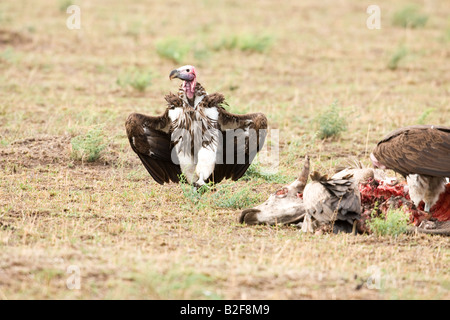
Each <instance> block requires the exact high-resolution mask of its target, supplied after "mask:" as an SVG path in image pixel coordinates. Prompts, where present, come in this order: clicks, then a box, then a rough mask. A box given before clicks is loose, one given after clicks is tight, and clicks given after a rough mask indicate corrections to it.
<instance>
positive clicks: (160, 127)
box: [125, 65, 267, 187]
mask: <svg viewBox="0 0 450 320" xmlns="http://www.w3.org/2000/svg"><path fill="white" fill-rule="evenodd" d="M169 78H170V79H174V78H178V79H180V80H182V84H181V86H180V88H179V90H178V95H174V94H168V95H167V96H166V97H165V99H166V101H167V104H168V106H167V109H166V110H165V112H164V114H162V115H161V116H156V117H152V116H146V115H143V114H138V113H133V114H131V115H130V116H129V117H128V119H127V121H126V124H125V126H126V131H127V135H128V139H129V141H130V145H131V148H132V149H133V151H134V152H136V153H137V155H138V156H139V158H140V159H141V161H142V163H143V164H144V166H145V168H146V169H147V171H148V172H149V173H150V175H151V176H152V177H153V179H154V180H155V181H156V182H158V183H160V184H164V183H168V182H170V181H173V182H179V179H180V178H179V175H180V174H181V173H183V174H184V176H185V177H186V180H187V182H188V183H190V184H193V185H194V186H196V187H198V186H201V185H204V184H205V183H206V182H208V181H214V182H220V181H221V180H222V179H226V178H231V179H233V180H237V179H239V178H240V177H242V175H243V174H244V173H245V171H246V170H247V168H248V167H249V165H250V164H251V162H252V161H253V159H254V157H255V156H256V153H257V152H259V151H260V150H261V148H262V146H263V144H264V140H265V137H266V134H267V118H266V117H265V116H264V114H262V113H251V114H245V115H237V114H232V113H230V112H228V111H226V110H225V108H224V105H226V103H225V99H224V97H223V95H222V94H219V93H214V94H207V93H206V91H205V89H204V88H203V87H202V85H201V84H200V83H199V82H197V73H196V70H195V68H194V67H193V66H190V65H187V66H183V67H180V68H178V69H176V70H173V71H172V72H171V73H170V76H169Z"/></svg>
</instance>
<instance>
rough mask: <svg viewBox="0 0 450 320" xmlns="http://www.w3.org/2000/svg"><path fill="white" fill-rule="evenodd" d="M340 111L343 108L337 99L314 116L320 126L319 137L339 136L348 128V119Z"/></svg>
mask: <svg viewBox="0 0 450 320" xmlns="http://www.w3.org/2000/svg"><path fill="white" fill-rule="evenodd" d="M340 113H341V110H340V107H339V104H338V102H337V100H336V101H334V102H333V103H332V104H331V105H330V106H329V107H328V108H327V109H326V110H325V111H324V112H322V113H320V114H319V115H317V116H316V117H315V118H314V122H315V123H316V125H317V127H318V131H317V137H318V138H319V139H326V138H332V137H338V136H339V135H340V134H341V133H342V132H344V131H346V130H347V121H346V120H345V118H344V117H342V116H340Z"/></svg>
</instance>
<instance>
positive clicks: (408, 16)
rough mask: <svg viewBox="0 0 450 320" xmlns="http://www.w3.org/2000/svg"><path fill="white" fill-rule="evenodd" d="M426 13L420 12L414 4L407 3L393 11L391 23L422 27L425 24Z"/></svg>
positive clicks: (426, 19)
mask: <svg viewBox="0 0 450 320" xmlns="http://www.w3.org/2000/svg"><path fill="white" fill-rule="evenodd" d="M427 21H428V15H426V14H424V13H422V12H420V9H419V8H418V7H417V6H415V5H408V6H406V7H404V8H402V9H400V10H398V11H397V12H395V13H394V16H393V18H392V24H393V25H394V26H397V27H403V28H412V29H416V28H423V27H425V25H426V24H427Z"/></svg>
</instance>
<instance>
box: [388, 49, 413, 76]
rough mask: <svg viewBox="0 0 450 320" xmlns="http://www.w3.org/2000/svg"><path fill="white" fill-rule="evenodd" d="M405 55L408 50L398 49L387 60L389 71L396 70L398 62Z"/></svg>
mask: <svg viewBox="0 0 450 320" xmlns="http://www.w3.org/2000/svg"><path fill="white" fill-rule="evenodd" d="M407 55H408V49H406V48H405V47H404V46H400V47H398V48H397V50H396V51H395V52H394V53H393V54H392V56H391V58H390V59H389V62H388V68H389V69H391V70H395V69H397V68H398V64H399V63H400V61H401V60H403V59H404V58H405V57H406V56H407Z"/></svg>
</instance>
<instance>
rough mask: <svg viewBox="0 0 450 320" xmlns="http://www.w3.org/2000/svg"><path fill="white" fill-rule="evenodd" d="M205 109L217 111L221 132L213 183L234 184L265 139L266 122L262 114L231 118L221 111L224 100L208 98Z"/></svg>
mask: <svg viewBox="0 0 450 320" xmlns="http://www.w3.org/2000/svg"><path fill="white" fill-rule="evenodd" d="M205 99H207V100H206V101H205V105H209V107H215V108H216V110H217V111H218V113H219V115H218V121H217V123H218V127H219V129H220V131H221V132H222V135H221V139H220V140H221V141H219V148H218V152H217V157H216V159H217V160H216V166H215V168H214V172H213V175H212V180H213V181H214V182H216V183H217V182H220V181H221V180H223V179H232V180H238V179H239V178H241V177H242V176H243V175H244V173H245V172H246V171H247V169H248V167H249V166H250V164H251V163H252V161H253V159H254V158H255V156H256V154H257V153H258V152H259V151H260V150H261V149H262V147H263V145H264V141H265V138H266V136H267V118H266V116H265V115H264V114H262V113H250V114H245V115H237V114H232V113H230V112H228V111H226V110H225V108H224V107H223V106H222V104H224V97H223V95H222V94H219V93H214V94H211V95H208V96H207V97H206V98H205Z"/></svg>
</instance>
